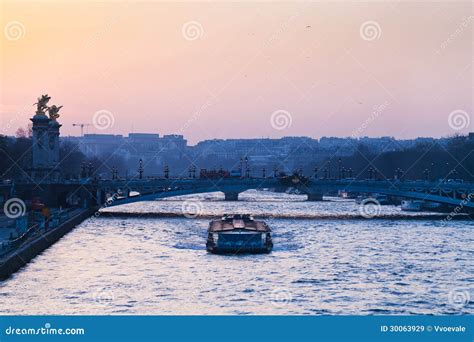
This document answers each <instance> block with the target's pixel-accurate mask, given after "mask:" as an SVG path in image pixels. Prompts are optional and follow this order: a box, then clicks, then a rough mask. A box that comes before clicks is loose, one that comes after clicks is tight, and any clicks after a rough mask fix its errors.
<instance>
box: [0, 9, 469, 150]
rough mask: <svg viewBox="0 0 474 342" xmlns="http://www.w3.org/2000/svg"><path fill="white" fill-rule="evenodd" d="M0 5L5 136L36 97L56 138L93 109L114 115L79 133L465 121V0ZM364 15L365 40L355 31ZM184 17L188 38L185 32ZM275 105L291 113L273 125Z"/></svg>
mask: <svg viewBox="0 0 474 342" xmlns="http://www.w3.org/2000/svg"><path fill="white" fill-rule="evenodd" d="M0 6H1V11H0V12H1V14H0V23H1V26H0V27H1V29H2V33H3V34H2V36H1V38H0V44H1V45H0V60H1V66H0V67H1V69H0V75H1V83H0V95H1V98H0V115H1V121H0V125H1V128H2V130H1V131H2V132H0V133H3V134H13V133H14V132H15V131H16V129H17V128H18V127H19V126H26V124H27V123H28V122H29V121H28V118H29V117H31V116H32V115H33V113H34V110H35V109H34V107H33V106H32V104H33V103H34V102H36V101H35V100H36V98H37V97H38V96H39V95H40V94H43V93H48V94H49V95H50V96H52V101H51V103H53V104H59V105H64V108H63V109H62V111H61V118H60V122H61V123H62V124H63V128H62V135H78V134H79V133H80V129H79V128H77V127H72V123H92V122H93V117H94V114H95V113H96V112H97V111H100V110H106V111H108V112H110V113H112V116H113V125H112V126H111V127H109V128H107V129H105V130H98V129H96V128H94V127H93V126H91V127H89V130H88V131H89V133H115V134H126V133H128V132H129V131H132V130H133V131H134V132H150V133H151V132H152V133H159V134H171V133H181V134H184V135H185V137H186V138H188V139H189V140H190V142H191V143H194V142H196V141H198V140H203V139H209V138H237V137H243V138H247V137H281V136H287V135H307V136H312V137H315V138H319V137H321V136H350V135H351V134H352V133H353V132H354V131H356V130H361V128H362V130H361V134H360V135H369V136H383V135H390V136H395V137H399V138H410V137H415V136H446V135H451V134H454V133H466V132H468V131H473V130H474V128H473V127H474V118H472V112H473V110H472V109H473V100H472V94H473V78H472V76H473V69H472V61H473V54H472V42H473V24H474V19H473V17H472V16H473V14H474V13H473V8H472V4H471V2H445V3H441V2H416V3H415V2H400V3H395V2H370V3H365V4H364V3H355V2H336V3H334V2H316V3H309V4H308V3H305V2H297V3H295V2H281V3H270V2H269V3H265V2H258V3H257V2H251V1H248V2H235V3H227V2H204V3H195V2H180V3H173V2H127V1H121V2H115V1H114V2H112V1H103V2H84V1H77V2H76V1H72V2H59V1H49V2H46V1H34V2H33V1H31V2H28V1H3V2H2V4H1V5H0ZM368 21H372V22H375V23H376V24H377V25H378V27H376V26H372V27H374V28H375V33H376V35H375V39H373V40H370V39H371V38H372V36H369V34H370V33H365V34H364V33H362V34H361V31H360V29H361V26H364V25H363V24H364V23H366V22H368ZM189 22H191V24H189V25H188V26H190V27H191V28H193V27H194V28H196V30H197V32H198V37H197V39H193V38H195V37H194V36H192V33H193V32H192V30H190V32H188V33H186V32H184V33H183V26H184V27H186V23H189ZM15 25H16V27H15ZM367 25H369V26H370V25H371V24H370V23H369V24H367ZM12 26H13V29H15V28H19V31H14V30H12ZM379 28H380V29H379ZM18 32H20V34H19V35H15V34H18ZM364 38H365V39H364ZM380 106H384V108H383V109H381V110H380ZM374 108H376V109H377V108H379V110H378V112H377V114H376V115H375V116H374V114H373V112H374ZM279 110H280V111H286V112H287V113H289V116H290V117H291V125H289V126H288V125H285V127H283V128H284V129H280V130H279V129H275V128H274V127H273V126H274V125H273V126H272V122H271V117H272V113H274V112H275V111H279ZM457 110H460V111H464V112H465V113H466V114H467V119H468V120H470V125H467V124H465V125H464V126H463V127H462V129H460V130H454V129H453V128H452V127H451V126H450V125H449V119H448V118H449V115H450V113H451V112H453V111H457ZM369 118H372V119H370V120H368V119H369ZM286 126H288V127H286Z"/></svg>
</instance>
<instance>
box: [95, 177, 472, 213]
mask: <svg viewBox="0 0 474 342" xmlns="http://www.w3.org/2000/svg"><path fill="white" fill-rule="evenodd" d="M288 188H293V189H296V190H298V191H299V192H300V193H302V194H306V195H307V196H308V200H310V201H320V200H322V199H323V195H326V194H335V193H337V192H338V191H346V192H354V193H378V194H384V195H388V196H393V197H401V198H408V199H417V200H425V201H430V202H436V203H440V204H445V205H449V206H454V207H455V206H460V205H462V206H463V207H464V208H470V209H474V199H473V197H474V184H472V183H455V182H451V183H440V182H432V181H399V180H395V181H390V180H354V179H338V180H331V179H316V178H312V179H311V178H305V177H301V176H298V175H293V176H288V177H278V178H275V177H269V178H220V179H205V178H204V179H149V180H125V179H124V180H104V181H101V182H100V183H99V184H98V186H97V190H98V191H99V192H100V195H99V196H97V198H100V202H101V203H105V201H107V200H109V202H108V203H109V205H108V206H110V205H112V206H115V205H121V204H126V203H133V202H139V201H150V200H156V199H160V198H166V197H174V196H181V195H189V194H198V193H206V192H216V191H220V192H223V193H224V195H225V199H226V200H238V194H239V193H241V192H244V191H246V190H249V189H268V190H271V191H277V192H283V191H285V190H287V189H288ZM133 192H135V193H138V194H132V193H133ZM110 199H112V201H110Z"/></svg>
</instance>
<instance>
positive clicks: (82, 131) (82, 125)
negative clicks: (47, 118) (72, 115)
mask: <svg viewBox="0 0 474 342" xmlns="http://www.w3.org/2000/svg"><path fill="white" fill-rule="evenodd" d="M72 125H73V126H74V127H76V126H79V127H81V137H83V136H84V127H88V126H92V124H87V123H73V124H72Z"/></svg>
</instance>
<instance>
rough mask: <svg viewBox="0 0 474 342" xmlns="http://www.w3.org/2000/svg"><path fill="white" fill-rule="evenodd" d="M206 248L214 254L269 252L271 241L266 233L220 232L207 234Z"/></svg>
mask: <svg viewBox="0 0 474 342" xmlns="http://www.w3.org/2000/svg"><path fill="white" fill-rule="evenodd" d="M262 235H263V236H262ZM206 249H207V251H208V252H210V253H214V254H250V253H252V254H258V253H270V252H271V251H272V249H273V243H272V241H271V238H270V237H269V236H268V235H267V234H260V233H258V234H229V233H220V234H210V235H209V238H208V240H207V244H206Z"/></svg>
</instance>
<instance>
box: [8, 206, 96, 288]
mask: <svg viewBox="0 0 474 342" xmlns="http://www.w3.org/2000/svg"><path fill="white" fill-rule="evenodd" d="M94 211H95V209H93V208H90V209H84V211H82V212H80V213H78V214H77V215H75V216H74V217H72V218H70V219H69V220H67V221H65V222H64V223H62V224H60V225H59V226H58V227H55V228H54V229H51V230H49V231H47V232H46V233H44V234H42V235H41V236H38V237H35V238H34V239H32V240H31V241H27V242H25V243H24V244H23V245H22V246H20V247H19V248H18V249H16V250H14V251H12V252H11V253H8V254H7V255H5V256H3V257H2V258H0V281H1V280H5V279H7V278H9V277H10V276H11V275H12V274H13V273H15V272H17V271H18V270H19V269H21V268H22V267H23V266H25V265H26V264H27V263H28V262H30V261H31V260H32V259H33V258H34V257H36V256H37V255H38V254H40V253H41V252H43V251H44V250H46V249H47V248H48V247H50V246H51V245H53V244H54V243H55V242H56V241H58V240H59V239H60V238H61V237H63V236H64V235H65V234H67V233H69V232H70V231H71V230H72V229H74V227H76V226H77V225H78V224H80V223H81V222H82V221H84V220H86V219H87V218H88V217H90V216H91V215H92V214H93V213H94Z"/></svg>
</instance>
